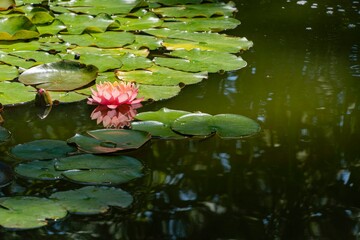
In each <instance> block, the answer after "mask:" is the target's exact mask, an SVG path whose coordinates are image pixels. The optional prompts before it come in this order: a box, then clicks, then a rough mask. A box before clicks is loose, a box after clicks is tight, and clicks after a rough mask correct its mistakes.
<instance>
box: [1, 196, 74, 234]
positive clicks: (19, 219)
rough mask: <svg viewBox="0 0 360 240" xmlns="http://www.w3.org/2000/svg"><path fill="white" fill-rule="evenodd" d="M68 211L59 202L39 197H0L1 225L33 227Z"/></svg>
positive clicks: (7, 226)
mask: <svg viewBox="0 0 360 240" xmlns="http://www.w3.org/2000/svg"><path fill="white" fill-rule="evenodd" d="M66 215H67V211H66V210H65V209H64V208H63V207H62V206H60V205H59V204H58V203H57V202H55V201H53V200H49V199H45V198H38V197H5V198H0V216H1V217H0V225H1V226H2V227H4V228H9V229H32V228H38V227H43V226H46V225H47V224H48V223H49V222H51V221H55V220H58V219H61V218H64V217H65V216H66Z"/></svg>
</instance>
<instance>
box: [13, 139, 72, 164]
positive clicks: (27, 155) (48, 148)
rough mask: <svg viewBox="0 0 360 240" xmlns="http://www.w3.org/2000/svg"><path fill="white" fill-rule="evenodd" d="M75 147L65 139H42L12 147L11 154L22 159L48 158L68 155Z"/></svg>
mask: <svg viewBox="0 0 360 240" xmlns="http://www.w3.org/2000/svg"><path fill="white" fill-rule="evenodd" d="M74 151H75V149H74V148H73V147H71V146H69V145H68V144H67V143H66V142H65V141H61V140H52V139H42V140H35V141H32V142H27V143H23V144H18V145H16V146H15V147H13V148H11V154H12V155H14V156H15V157H17V158H19V159H22V160H46V159H53V158H59V157H66V156H67V155H68V154H69V153H71V152H74Z"/></svg>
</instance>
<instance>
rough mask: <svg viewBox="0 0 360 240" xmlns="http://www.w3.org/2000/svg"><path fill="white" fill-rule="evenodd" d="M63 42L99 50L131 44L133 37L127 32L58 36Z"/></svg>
mask: <svg viewBox="0 0 360 240" xmlns="http://www.w3.org/2000/svg"><path fill="white" fill-rule="evenodd" d="M59 37H60V38H61V39H63V40H64V41H65V42H68V43H71V44H75V45H78V46H83V47H86V46H97V47H100V48H116V47H122V46H125V45H127V44H131V43H133V42H134V41H135V35H134V34H132V33H129V32H104V33H91V34H82V35H60V36H59Z"/></svg>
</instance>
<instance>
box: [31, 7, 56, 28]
mask: <svg viewBox="0 0 360 240" xmlns="http://www.w3.org/2000/svg"><path fill="white" fill-rule="evenodd" d="M27 17H28V18H29V19H30V21H31V22H32V23H33V24H36V25H37V24H48V23H51V22H52V21H53V20H54V14H52V13H51V12H49V11H48V10H46V9H45V8H42V7H33V8H31V11H30V13H28V14H27Z"/></svg>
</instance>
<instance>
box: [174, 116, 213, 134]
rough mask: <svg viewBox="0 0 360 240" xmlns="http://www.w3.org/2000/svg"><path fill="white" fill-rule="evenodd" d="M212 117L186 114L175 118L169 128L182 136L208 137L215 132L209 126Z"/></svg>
mask: <svg viewBox="0 0 360 240" xmlns="http://www.w3.org/2000/svg"><path fill="white" fill-rule="evenodd" d="M212 117H213V116H212V115H210V114H207V113H190V114H186V115H183V116H181V117H179V118H177V119H176V120H175V121H174V122H173V123H172V124H171V128H172V129H173V130H174V131H176V132H179V133H181V134H184V135H195V136H209V135H211V134H213V133H214V132H215V129H214V128H213V127H212V126H211V120H212ZM209 123H210V124H209Z"/></svg>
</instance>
